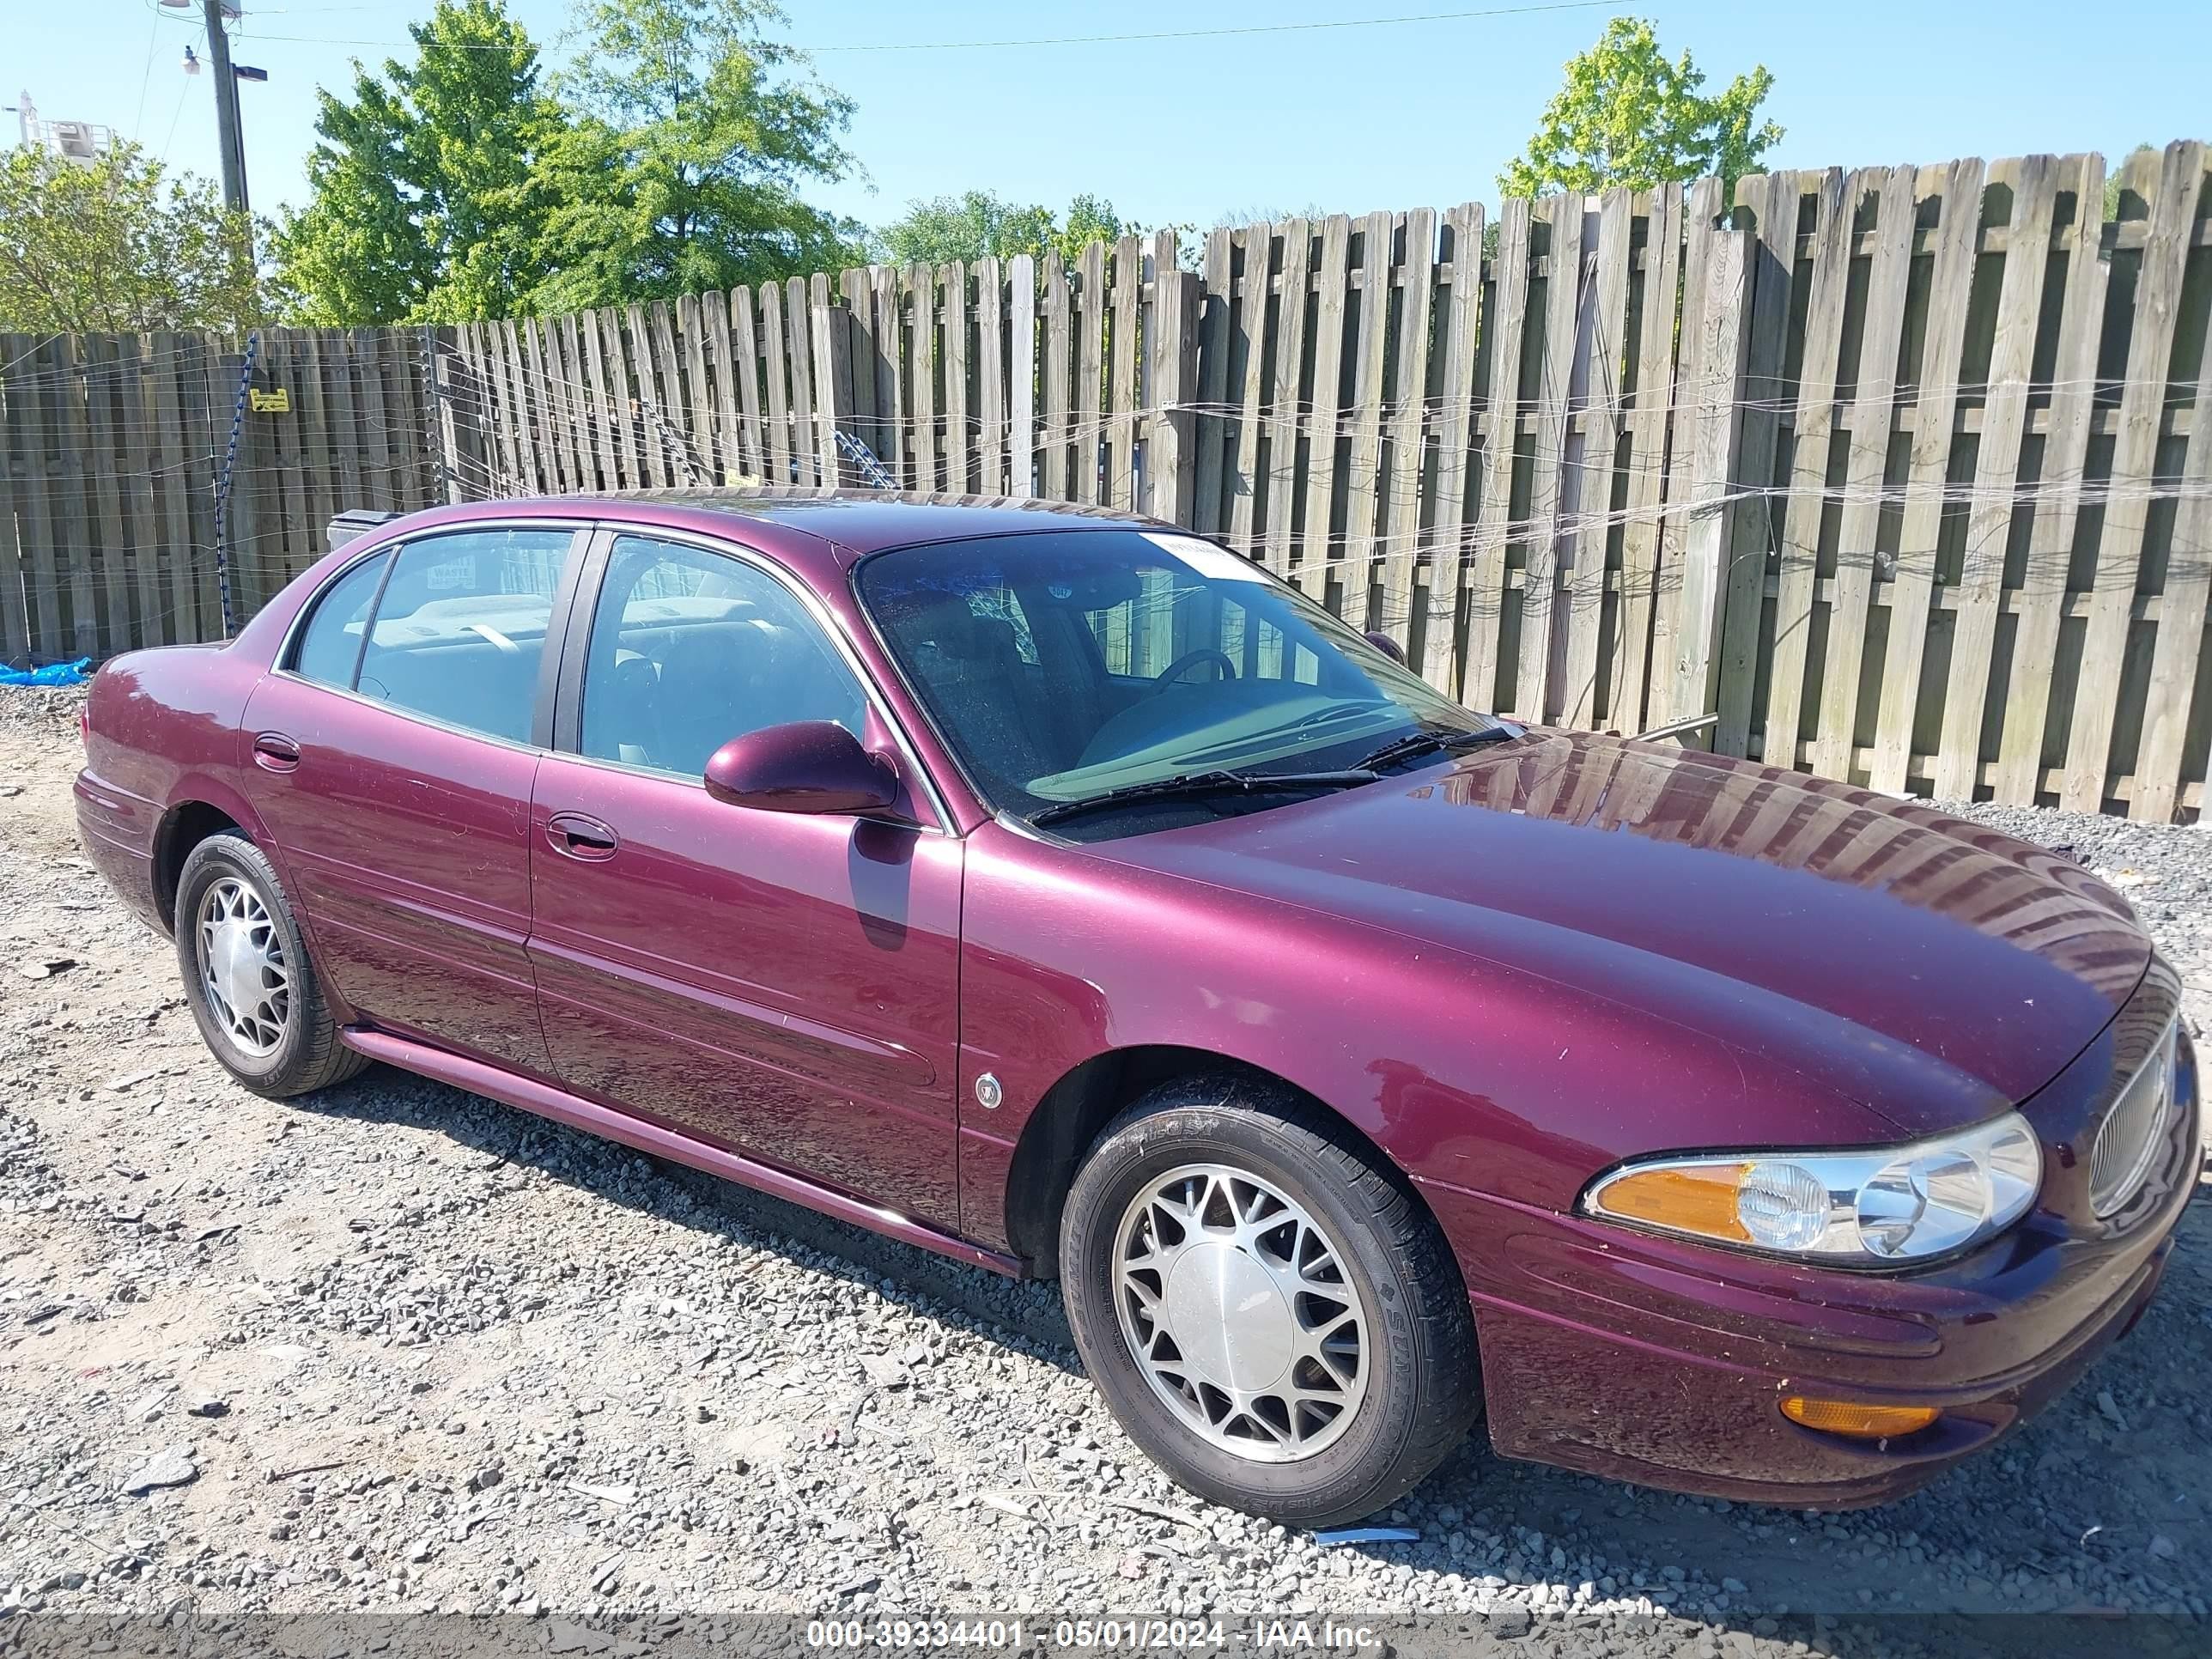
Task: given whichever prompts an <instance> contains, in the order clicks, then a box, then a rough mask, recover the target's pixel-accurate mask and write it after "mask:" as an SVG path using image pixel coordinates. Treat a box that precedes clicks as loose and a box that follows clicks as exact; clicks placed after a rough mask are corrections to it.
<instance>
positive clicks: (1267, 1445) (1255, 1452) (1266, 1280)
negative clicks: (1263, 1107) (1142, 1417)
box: [1114, 1164, 1368, 1463]
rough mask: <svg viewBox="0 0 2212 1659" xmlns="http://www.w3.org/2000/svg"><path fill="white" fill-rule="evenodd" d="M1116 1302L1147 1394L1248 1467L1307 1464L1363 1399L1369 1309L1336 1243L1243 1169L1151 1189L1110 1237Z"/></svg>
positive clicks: (1189, 1169) (1165, 1179) (1204, 1172)
mask: <svg viewBox="0 0 2212 1659" xmlns="http://www.w3.org/2000/svg"><path fill="white" fill-rule="evenodd" d="M1114 1291H1115V1296H1114V1301H1115V1309H1116V1310H1117V1312H1118V1313H1119V1315H1120V1316H1121V1334H1122V1336H1123V1337H1124V1339H1126V1340H1127V1342H1128V1345H1129V1352H1131V1354H1132V1355H1133V1356H1134V1357H1135V1358H1136V1362H1137V1368H1138V1370H1140V1371H1142V1372H1143V1373H1144V1375H1145V1380H1146V1382H1147V1383H1150V1384H1151V1385H1152V1392H1153V1393H1155V1394H1157V1395H1158V1396H1159V1397H1160V1398H1161V1399H1162V1400H1163V1401H1165V1402H1166V1403H1167V1405H1168V1406H1169V1407H1170V1408H1171V1409H1172V1410H1173V1411H1174V1412H1175V1413H1176V1415H1177V1416H1178V1417H1180V1418H1181V1419H1182V1421H1183V1422H1184V1423H1185V1424H1186V1425H1188V1426H1189V1428H1190V1429H1191V1430H1192V1431H1194V1432H1195V1433H1196V1434H1198V1435H1199V1436H1200V1437H1201V1438H1203V1439H1206V1440H1207V1441H1209V1442H1211V1443H1212V1444H1214V1445H1216V1446H1218V1447H1220V1448H1222V1449H1224V1450H1225V1451H1229V1452H1232V1453H1234V1454H1235V1455H1237V1456H1239V1457H1245V1458H1249V1459H1250V1460H1251V1461H1253V1462H1255V1463H1288V1462H1295V1461H1297V1459H1299V1458H1302V1457H1310V1456H1312V1455H1314V1454H1315V1453H1316V1452H1319V1451H1321V1450H1322V1449H1325V1448H1327V1447H1328V1446H1329V1445H1330V1444H1332V1443H1334V1441H1335V1440H1336V1439H1337V1438H1338V1437H1340V1435H1342V1434H1343V1432H1344V1431H1345V1430H1346V1429H1347V1428H1349V1427H1350V1426H1351V1424H1352V1417H1353V1415H1354V1414H1355V1413H1357V1412H1358V1408H1359V1402H1360V1401H1361V1400H1362V1399H1363V1398H1364V1396H1365V1395H1366V1393H1367V1352H1368V1345H1367V1328H1368V1314H1367V1308H1366V1305H1365V1304H1364V1303H1363V1302H1362V1301H1361V1300H1360V1297H1359V1292H1358V1290H1357V1289H1356V1288H1355V1287H1354V1286H1353V1285H1352V1280H1351V1277H1350V1275H1349V1274H1348V1273H1346V1271H1345V1269H1344V1265H1343V1257H1342V1255H1341V1254H1340V1252H1339V1251H1338V1249H1337V1248H1336V1244H1335V1242H1334V1240H1333V1239H1331V1238H1330V1237H1329V1236H1328V1234H1327V1233H1326V1232H1324V1231H1322V1227H1321V1225H1320V1224H1319V1223H1318V1222H1316V1220H1315V1219H1314V1218H1313V1217H1312V1216H1311V1215H1310V1214H1308V1213H1307V1212H1306V1211H1305V1209H1304V1206H1301V1205H1299V1204H1298V1203H1297V1202H1296V1201H1295V1200H1292V1199H1291V1197H1290V1196H1289V1195H1288V1194H1285V1193H1284V1192H1282V1191H1281V1190H1280V1189H1279V1188H1276V1187H1275V1186H1273V1184H1272V1183H1270V1182H1266V1181H1263V1180H1261V1178H1260V1177H1258V1176H1255V1175H1251V1174H1249V1173H1248V1172H1247V1171H1245V1170H1237V1169H1231V1167H1230V1166H1228V1165H1227V1164H1185V1165H1183V1166H1182V1168H1180V1169H1176V1170H1170V1172H1169V1173H1168V1174H1167V1175H1165V1176H1161V1177H1158V1178H1157V1179H1155V1180H1154V1181H1152V1182H1150V1183H1148V1184H1147V1185H1146V1188H1145V1189H1144V1191H1142V1192H1141V1193H1139V1194H1138V1195H1137V1197H1136V1199H1135V1200H1133V1202H1132V1203H1131V1204H1130V1206H1129V1207H1128V1208H1127V1210H1125V1211H1123V1212H1122V1214H1121V1225H1120V1226H1119V1227H1118V1228H1117V1229H1116V1230H1115V1247H1114Z"/></svg>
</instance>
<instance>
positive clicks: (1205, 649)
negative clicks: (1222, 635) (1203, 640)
mask: <svg viewBox="0 0 2212 1659" xmlns="http://www.w3.org/2000/svg"><path fill="white" fill-rule="evenodd" d="M1202 662H1212V663H1218V664H1219V665H1221V674H1220V678H1223V679H1225V680H1233V679H1235V678H1237V665H1236V664H1235V663H1233V662H1231V661H1230V660H1229V659H1228V657H1227V656H1226V655H1225V654H1224V653H1221V652H1218V651H1216V650H1215V649H1214V648H1213V647H1212V646H1210V645H1202V646H1200V647H1199V648H1198V649H1197V650H1195V651H1186V652H1184V653H1182V655H1181V656H1180V657H1177V658H1176V659H1175V660H1174V661H1173V662H1171V663H1170V664H1169V665H1167V666H1166V668H1164V669H1163V670H1162V671H1161V672H1160V675H1159V677H1158V678H1157V679H1155V680H1154V681H1153V682H1152V690H1153V691H1154V692H1155V693H1158V692H1161V691H1164V690H1167V689H1168V687H1169V686H1170V685H1172V684H1175V682H1176V679H1177V678H1179V677H1180V676H1181V675H1182V672H1183V671H1184V670H1185V669H1188V668H1193V667H1195V666H1196V665H1198V664H1200V663H1202Z"/></svg>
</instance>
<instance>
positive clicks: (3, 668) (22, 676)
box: [0, 657, 92, 685]
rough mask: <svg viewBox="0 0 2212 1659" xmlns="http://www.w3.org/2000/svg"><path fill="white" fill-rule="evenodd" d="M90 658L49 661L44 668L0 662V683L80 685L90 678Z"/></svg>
mask: <svg viewBox="0 0 2212 1659" xmlns="http://www.w3.org/2000/svg"><path fill="white" fill-rule="evenodd" d="M91 667H92V659H91V658H89V657H79V658H78V659H76V661H75V662H50V663H48V664H47V665H46V666H45V667H44V668H10V667H9V666H7V665H5V664H4V663H0V685H82V684H84V683H85V682H86V681H87V680H88V679H90V678H92V675H91V674H90V673H89V672H88V670H90V668H91Z"/></svg>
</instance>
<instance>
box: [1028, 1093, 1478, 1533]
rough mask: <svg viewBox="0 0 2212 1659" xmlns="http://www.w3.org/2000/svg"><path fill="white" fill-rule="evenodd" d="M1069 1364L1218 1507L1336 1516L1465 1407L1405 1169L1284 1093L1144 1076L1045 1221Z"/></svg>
mask: <svg viewBox="0 0 2212 1659" xmlns="http://www.w3.org/2000/svg"><path fill="white" fill-rule="evenodd" d="M1060 1278H1061V1284H1062V1286H1063V1290H1064V1292H1065V1294H1066V1299H1067V1310H1068V1321H1069V1323H1070V1325H1071V1326H1072V1327H1073V1330H1074V1333H1075V1341H1076V1346H1077V1348H1078V1349H1079V1351H1080V1352H1081V1353H1082V1356H1083V1362H1084V1366H1085V1369H1086V1370H1088V1371H1089V1372H1090V1374H1091V1378H1092V1379H1093V1381H1094V1382H1096V1383H1097V1387H1098V1390H1099V1392H1100V1393H1101V1394H1103V1395H1104V1396H1105V1398H1106V1402H1107V1405H1108V1406H1109V1407H1110V1408H1111V1409H1112V1411H1113V1413H1114V1415H1115V1418H1116V1419H1119V1420H1120V1422H1121V1425H1122V1427H1123V1428H1124V1429H1126V1430H1127V1431H1128V1433H1129V1436H1130V1437H1131V1438H1132V1439H1133V1440H1134V1441H1136V1443H1138V1444H1139V1446H1141V1447H1142V1448H1144V1449H1145V1451H1146V1453H1147V1454H1148V1455H1150V1456H1151V1457H1152V1459H1153V1461H1154V1462H1158V1463H1159V1464H1160V1465H1161V1466H1162V1467H1163V1468H1165V1469H1166V1470H1167V1471H1168V1472H1169V1473H1170V1474H1172V1475H1173V1476H1174V1477H1175V1478H1176V1480H1179V1481H1180V1482H1182V1484H1183V1485H1184V1486H1188V1487H1189V1488H1190V1489H1191V1490H1192V1491H1194V1492H1197V1493H1198V1494H1199V1495H1200V1496H1201V1497H1203V1498H1207V1499H1210V1500H1211V1501H1212V1502H1214V1503H1217V1504H1225V1505H1227V1506H1228V1507H1230V1508H1231V1509H1237V1510H1245V1511H1248V1512H1249V1513H1252V1514H1256V1515H1264V1516H1268V1517H1269V1518H1271V1519H1273V1520H1276V1521H1281V1522H1288V1523H1291V1524H1293V1525H1299V1526H1328V1525H1332V1524H1334V1523H1336V1522H1345V1521H1352V1520H1357V1519H1358V1518H1359V1517H1361V1516H1367V1515H1371V1514H1373V1513H1374V1512H1375V1511H1376V1510H1380V1509H1383V1508H1386V1507H1387V1506H1388V1505H1389V1504H1392V1503H1394V1502H1395V1501H1396V1500H1397V1499H1398V1498H1401V1497H1402V1496H1403V1495H1404V1494H1405V1493H1406V1492H1409V1491H1411V1490H1412V1489H1413V1487H1414V1486H1416V1485H1418V1484H1419V1482H1420V1480H1422V1478H1423V1477H1424V1476H1425V1475H1426V1474H1428V1473H1429V1472H1430V1470H1431V1469H1433V1468H1435V1467H1436V1466H1437V1463H1439V1462H1442V1461H1443V1458H1444V1457H1445V1456H1446V1455H1449V1452H1450V1451H1451V1450H1452V1449H1453V1448H1454V1447H1455V1445H1457V1444H1458V1443H1459V1442H1460V1440H1461V1439H1462V1437H1464V1436H1465V1434H1466V1432H1467V1431H1468V1426H1469V1425H1471V1424H1472V1423H1473V1422H1474V1419H1475V1417H1476V1416H1477V1414H1478V1413H1479V1411H1480V1398H1481V1396H1480V1386H1479V1384H1478V1382H1477V1379H1476V1373H1475V1353H1474V1321H1473V1318H1472V1316H1470V1314H1469V1311H1468V1303H1467V1295H1466V1291H1465V1289H1464V1288H1463V1286H1462V1281H1461V1279H1460V1275H1459V1271H1458V1267H1457V1265H1456V1264H1455V1262H1454V1261H1453V1260H1452V1257H1451V1253H1450V1251H1449V1249H1448V1248H1447V1246H1446V1245H1445V1243H1444V1241H1443V1236H1442V1234H1441V1233H1439V1232H1438V1231H1437V1225H1436V1223H1435V1221H1434V1219H1433V1218H1431V1216H1430V1215H1429V1214H1428V1212H1427V1211H1426V1210H1425V1209H1424V1208H1423V1207H1422V1206H1421V1205H1420V1203H1419V1200H1418V1199H1416V1198H1415V1197H1414V1195H1413V1193H1412V1192H1411V1190H1410V1189H1408V1188H1407V1186H1406V1185H1405V1183H1404V1182H1402V1181H1401V1180H1400V1179H1398V1178H1396V1177H1395V1175H1394V1174H1393V1173H1392V1172H1389V1171H1388V1170H1385V1169H1384V1168H1383V1167H1381V1166H1379V1165H1378V1164H1376V1161H1375V1159H1374V1158H1373V1157H1372V1155H1371V1154H1369V1153H1366V1152H1364V1151H1363V1150H1362V1149H1360V1148H1358V1147H1357V1146H1355V1145H1354V1144H1353V1143H1352V1137H1351V1136H1350V1135H1349V1134H1348V1133H1346V1132H1345V1131H1344V1130H1343V1128H1342V1127H1341V1126H1340V1125H1338V1124H1336V1123H1335V1122H1334V1120H1332V1119H1330V1118H1329V1117H1328V1115H1326V1114H1325V1113H1322V1112H1321V1111H1319V1110H1317V1109H1314V1108H1313V1107H1311V1106H1310V1104H1309V1103H1306V1102H1305V1101H1304V1100H1303V1099H1301V1098H1300V1097H1296V1096H1294V1095H1291V1093H1290V1092H1289V1091H1283V1092H1282V1093H1280V1094H1279V1095H1278V1094H1275V1093H1273V1092H1272V1091H1266V1090H1263V1089H1260V1088H1256V1087H1254V1086H1251V1085H1246V1084H1245V1083H1244V1082H1243V1080H1242V1079H1211V1080H1202V1081H1198V1082H1192V1081H1183V1082H1179V1083H1172V1084H1169V1085H1164V1086H1162V1087H1161V1088H1159V1089H1157V1090H1154V1091H1152V1093H1151V1094H1149V1095H1147V1096H1146V1097H1145V1098H1144V1099H1142V1100H1140V1101H1139V1102H1138V1103H1136V1104H1135V1105H1133V1106H1132V1107H1131V1108H1130V1109H1128V1110H1127V1111H1126V1112H1124V1113H1123V1114H1122V1115H1121V1116H1120V1117H1118V1118H1117V1119H1115V1121H1114V1122H1113V1123H1111V1124H1109V1126H1108V1127H1107V1129H1106V1132H1105V1133H1104V1134H1103V1136H1102V1137H1101V1139H1099V1141H1098V1143H1097V1146H1094V1147H1093V1148H1092V1150H1091V1154H1090V1156H1089V1158H1087V1159H1086V1161H1085V1164H1084V1165H1083V1167H1082V1169H1081V1170H1080V1171H1079V1172H1078V1174H1077V1176H1076V1178H1075V1184H1074V1186H1073V1189H1072V1190H1071V1191H1070V1193H1069V1194H1068V1202H1067V1213H1066V1224H1065V1225H1064V1226H1063V1227H1062V1229H1061V1235H1060Z"/></svg>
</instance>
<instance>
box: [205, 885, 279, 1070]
mask: <svg viewBox="0 0 2212 1659" xmlns="http://www.w3.org/2000/svg"><path fill="white" fill-rule="evenodd" d="M197 920H198V927H199V947H200V988H201V989H202V990H203V991H204V992H205V993H206V994H207V1000H208V1008H209V1011H210V1012H211V1013H213V1014H214V1016H215V1019H216V1024H217V1025H219V1026H221V1027H222V1032H223V1035H224V1036H225V1037H226V1038H227V1039H228V1041H229V1042H230V1045H231V1047H233V1048H235V1049H237V1050H238V1051H239V1053H240V1054H245V1055H246V1056H248V1057H249V1058H252V1059H254V1060H262V1059H265V1058H267V1057H268V1056H269V1055H270V1054H274V1053H276V1045H277V1044H278V1043H280V1042H283V1040H284V1025H285V1022H286V1021H287V1020H289V1018H291V1014H292V970H291V969H290V967H289V965H288V964H287V963H286V962H285V960H284V945H283V940H282V939H279V938H278V936H277V933H276V921H275V919H274V918H272V917H271V916H270V914H269V907H268V906H267V905H265V904H264V903H263V902H262V901H261V895H260V894H258V892H256V891H254V890H253V889H252V887H251V886H249V885H248V884H246V883H245V882H243V881H241V880H240V879H239V878H237V877H235V876H225V877H223V878H222V879H221V880H219V881H217V882H216V883H214V884H212V885H210V887H209V888H208V890H207V891H206V892H204V893H203V894H201V895H200V908H199V916H198V919H197Z"/></svg>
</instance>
